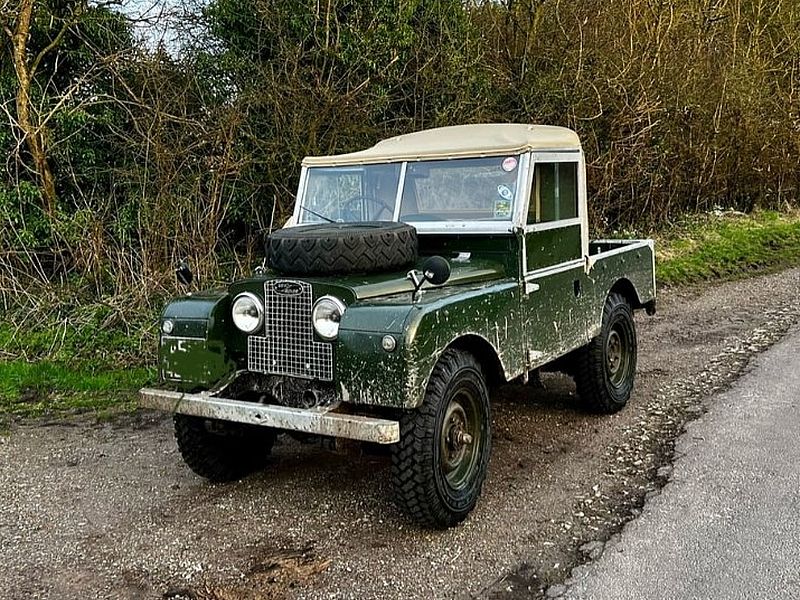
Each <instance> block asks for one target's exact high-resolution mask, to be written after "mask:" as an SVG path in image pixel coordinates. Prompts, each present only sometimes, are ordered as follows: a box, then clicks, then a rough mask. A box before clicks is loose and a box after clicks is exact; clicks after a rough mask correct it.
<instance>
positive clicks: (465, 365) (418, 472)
mask: <svg viewBox="0 0 800 600" xmlns="http://www.w3.org/2000/svg"><path fill="white" fill-rule="evenodd" d="M490 450H491V417H490V412H489V391H488V389H487V387H486V381H485V378H484V376H483V371H482V369H481V366H480V363H478V361H477V360H476V359H475V358H474V357H473V356H472V355H471V354H468V353H466V352H462V351H460V350H454V349H451V350H447V351H446V352H445V353H444V354H443V355H442V357H441V359H440V360H439V362H438V363H437V364H436V367H434V370H433V373H432V374H431V378H430V381H429V382H428V387H427V389H426V392H425V401H424V403H423V405H422V406H421V407H420V408H419V409H418V410H416V411H413V412H409V413H406V414H405V415H404V416H403V417H402V418H401V421H400V442H398V443H397V444H395V445H394V446H393V447H392V482H393V485H394V490H395V498H396V501H397V503H398V504H399V506H400V507H401V508H402V509H403V510H404V511H405V512H406V513H408V514H409V515H410V516H411V517H412V518H413V519H414V520H416V521H417V522H418V523H420V524H422V525H426V526H433V527H450V526H452V525H455V524H457V523H459V522H460V521H462V520H464V519H465V518H466V517H467V515H468V514H469V513H470V512H471V511H472V509H473V508H474V507H475V504H476V503H477V501H478V497H479V496H480V494H481V488H482V486H483V481H484V479H485V478H486V470H487V467H488V463H489V453H490Z"/></svg>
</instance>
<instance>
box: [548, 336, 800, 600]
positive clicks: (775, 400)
mask: <svg viewBox="0 0 800 600" xmlns="http://www.w3.org/2000/svg"><path fill="white" fill-rule="evenodd" d="M798 389H800V330H797V329H794V330H793V332H792V334H790V336H789V337H788V338H787V339H785V340H784V341H783V342H781V343H779V344H777V345H776V346H774V347H773V348H771V349H770V350H769V351H767V352H766V353H765V354H764V355H762V356H761V357H759V359H757V360H756V362H755V366H754V369H753V370H752V371H751V372H750V373H749V374H748V375H746V376H745V377H743V378H742V379H741V380H739V382H737V384H736V385H735V386H734V387H733V388H732V389H730V390H729V391H728V392H726V393H724V394H720V395H718V396H717V397H716V398H714V399H712V400H711V401H710V402H709V403H708V406H709V407H710V408H709V412H708V413H707V414H706V415H704V416H703V417H702V418H700V419H698V420H697V421H694V422H693V423H692V424H690V425H689V427H688V428H687V432H686V433H685V434H684V435H683V436H681V438H680V439H679V440H678V444H677V446H676V453H677V456H678V457H680V458H678V460H677V461H676V462H675V464H674V470H673V473H672V476H671V481H670V483H668V484H667V485H666V486H665V487H664V488H663V490H662V492H661V494H659V495H658V496H656V497H654V498H653V499H652V500H651V501H650V502H648V503H647V504H646V506H645V509H644V511H643V513H642V515H641V517H639V518H638V519H636V520H635V521H632V522H630V523H629V524H628V525H627V526H626V527H625V529H624V530H623V532H622V535H621V536H620V537H619V538H618V541H617V542H616V543H609V544H607V545H606V549H605V552H604V553H603V555H602V557H601V558H600V559H599V560H598V561H597V562H596V563H594V564H592V565H590V566H588V567H581V568H579V569H578V570H577V571H576V572H575V573H574V576H573V580H572V581H571V584H570V585H569V588H568V592H567V593H566V595H565V597H568V598H572V599H583V598H586V599H592V600H604V599H606V598H608V599H614V600H625V599H628V598H630V599H634V598H635V599H637V600H639V599H640V598H650V599H661V598H664V599H667V598H669V599H673V598H681V599H683V598H686V599H689V598H705V599H720V600H721V599H725V600H734V599H737V598H742V599H744V598H748V599H749V598H770V599H782V598H786V599H790V598H791V599H796V598H800V435H798V432H800V394H798ZM559 591H560V590H559V589H555V590H552V591H551V595H556V594H557V593H558V592H559Z"/></svg>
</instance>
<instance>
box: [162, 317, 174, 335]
mask: <svg viewBox="0 0 800 600" xmlns="http://www.w3.org/2000/svg"><path fill="white" fill-rule="evenodd" d="M173 329H175V323H174V322H173V321H170V320H169V319H164V322H163V323H161V331H163V332H164V333H166V334H167V335H169V334H170V333H172V330H173Z"/></svg>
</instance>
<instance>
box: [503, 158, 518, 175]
mask: <svg viewBox="0 0 800 600" xmlns="http://www.w3.org/2000/svg"><path fill="white" fill-rule="evenodd" d="M516 168H517V159H516V158H514V157H513V156H509V157H508V158H506V159H503V171H505V172H506V173H511V171H513V170H514V169H516Z"/></svg>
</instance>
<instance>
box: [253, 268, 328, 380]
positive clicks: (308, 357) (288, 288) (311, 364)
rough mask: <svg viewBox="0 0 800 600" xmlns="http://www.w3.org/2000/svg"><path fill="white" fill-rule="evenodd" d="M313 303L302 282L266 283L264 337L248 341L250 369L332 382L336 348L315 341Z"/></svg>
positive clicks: (277, 281) (308, 288) (309, 288)
mask: <svg viewBox="0 0 800 600" xmlns="http://www.w3.org/2000/svg"><path fill="white" fill-rule="evenodd" d="M311 302H312V298H311V285H309V284H308V283H305V282H303V281H288V280H271V281H267V282H266V283H265V284H264V329H265V331H264V333H265V336H263V337H262V336H257V335H251V336H250V337H249V338H247V368H248V370H250V371H254V372H256V373H268V374H271V375H290V376H292V377H304V378H306V379H319V380H321V381H333V346H332V345H331V344H329V343H324V342H317V341H316V340H315V339H314V329H313V326H312V324H311Z"/></svg>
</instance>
